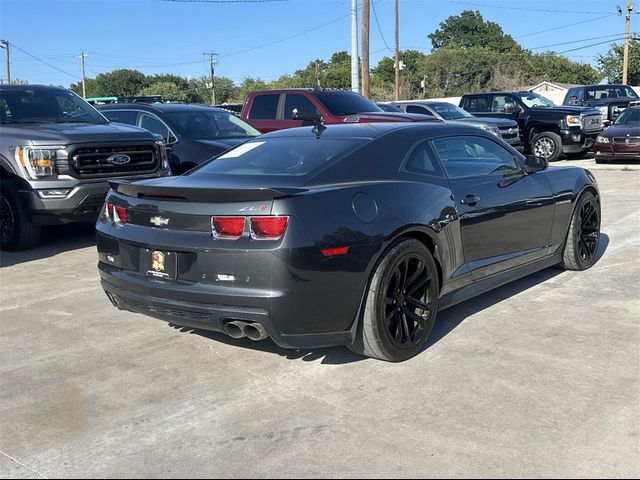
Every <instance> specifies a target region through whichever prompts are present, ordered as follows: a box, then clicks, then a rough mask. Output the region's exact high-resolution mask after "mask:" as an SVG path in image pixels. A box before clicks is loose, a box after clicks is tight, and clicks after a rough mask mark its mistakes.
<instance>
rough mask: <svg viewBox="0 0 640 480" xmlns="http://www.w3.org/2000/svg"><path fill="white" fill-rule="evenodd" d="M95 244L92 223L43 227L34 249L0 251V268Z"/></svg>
mask: <svg viewBox="0 0 640 480" xmlns="http://www.w3.org/2000/svg"><path fill="white" fill-rule="evenodd" d="M95 243H96V233H95V225H94V224H93V223H72V224H68V225H60V226H55V227H43V229H42V236H41V237H40V243H38V245H37V246H36V247H34V248H31V249H29V250H22V251H19V252H8V251H4V250H0V268H2V267H10V266H12V265H17V264H20V263H24V262H30V261H32V260H39V259H42V258H49V257H53V256H54V255H57V254H59V253H62V252H66V251H70V250H77V249H80V248H86V247H90V246H92V245H95ZM96 261H97V256H96Z"/></svg>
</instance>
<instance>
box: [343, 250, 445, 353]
mask: <svg viewBox="0 0 640 480" xmlns="http://www.w3.org/2000/svg"><path fill="white" fill-rule="evenodd" d="M402 286H403V287H405V288H400V287H402ZM439 292H440V288H439V281H438V271H437V268H436V264H435V261H434V260H433V257H432V256H431V253H430V252H429V250H428V249H427V247H426V246H425V245H424V244H423V243H422V242H420V241H418V240H414V239H403V240H400V241H399V242H397V243H396V244H394V245H392V247H390V249H389V250H388V251H387V253H386V254H385V255H384V256H383V257H382V259H381V260H380V262H379V263H378V265H377V266H376V268H375V270H374V273H373V277H372V279H371V283H370V285H369V289H368V291H367V295H366V298H365V304H364V312H363V314H362V318H361V319H360V323H359V325H358V331H357V334H356V339H355V343H354V344H353V345H350V346H349V348H350V349H351V350H352V351H354V352H356V353H359V354H360V355H364V356H367V357H371V358H377V359H380V360H386V361H389V362H401V361H404V360H407V359H409V358H411V357H413V356H415V355H416V354H418V353H419V352H420V351H421V350H422V348H423V347H424V345H425V343H426V341H427V339H428V338H429V335H430V334H431V330H432V329H433V325H434V323H435V320H436V315H437V313H438V294H439ZM421 307H422V308H421Z"/></svg>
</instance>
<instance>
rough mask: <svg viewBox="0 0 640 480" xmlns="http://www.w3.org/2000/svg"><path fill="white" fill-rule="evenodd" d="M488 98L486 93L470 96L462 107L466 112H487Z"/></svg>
mask: <svg viewBox="0 0 640 480" xmlns="http://www.w3.org/2000/svg"><path fill="white" fill-rule="evenodd" d="M488 99H489V97H488V96H487V95H479V96H477V97H470V98H468V99H467V101H466V102H465V107H464V109H465V110H466V111H468V112H488V111H489V101H488Z"/></svg>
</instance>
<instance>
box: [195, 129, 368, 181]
mask: <svg viewBox="0 0 640 480" xmlns="http://www.w3.org/2000/svg"><path fill="white" fill-rule="evenodd" d="M366 141H367V140H365V139H335V138H322V139H320V140H318V139H317V138H316V137H315V136H310V137H309V138H300V137H290V138H270V139H269V141H268V142H267V141H264V140H260V139H256V140H251V141H249V142H246V143H243V144H242V145H240V146H238V147H235V148H233V149H231V150H228V151H227V152H225V153H224V154H222V155H221V156H219V157H217V158H216V159H215V160H213V161H211V162H209V163H207V164H206V165H204V166H203V167H202V168H200V169H199V170H197V171H196V172H194V175H200V174H201V173H215V174H224V175H248V176H264V175H273V176H281V177H289V176H304V175H308V174H310V173H312V172H315V171H316V170H318V169H320V168H322V167H325V166H327V165H330V164H331V163H333V162H334V161H336V160H338V159H339V158H343V157H344V156H345V155H347V154H348V153H350V152H352V151H353V150H355V149H356V148H358V147H359V146H360V145H362V144H363V143H365V142H366Z"/></svg>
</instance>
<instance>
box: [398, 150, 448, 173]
mask: <svg viewBox="0 0 640 480" xmlns="http://www.w3.org/2000/svg"><path fill="white" fill-rule="evenodd" d="M405 169H406V170H408V171H410V172H416V173H421V174H426V175H434V176H442V172H441V170H440V167H439V165H438V162H437V160H436V159H435V158H433V155H432V154H431V152H430V148H429V145H428V144H427V142H425V143H422V144H420V145H418V146H417V147H416V148H415V149H414V150H413V152H412V153H411V156H410V157H409V160H408V161H407V164H406V166H405Z"/></svg>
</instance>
